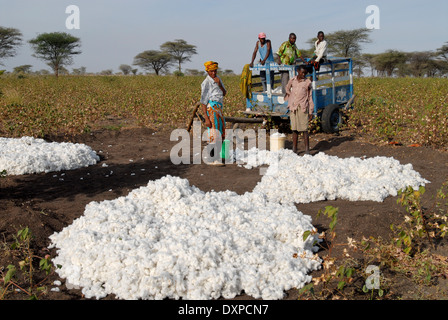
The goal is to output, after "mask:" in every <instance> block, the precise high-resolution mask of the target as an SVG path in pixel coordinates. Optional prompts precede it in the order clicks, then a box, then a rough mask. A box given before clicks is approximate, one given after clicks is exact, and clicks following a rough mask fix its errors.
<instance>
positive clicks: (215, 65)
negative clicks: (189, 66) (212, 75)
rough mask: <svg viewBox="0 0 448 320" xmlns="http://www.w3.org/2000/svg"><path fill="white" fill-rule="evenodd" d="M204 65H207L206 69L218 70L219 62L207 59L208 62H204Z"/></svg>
mask: <svg viewBox="0 0 448 320" xmlns="http://www.w3.org/2000/svg"><path fill="white" fill-rule="evenodd" d="M204 66H205V71H213V70H218V62H214V61H207V62H206V63H204Z"/></svg>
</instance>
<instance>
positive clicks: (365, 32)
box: [325, 28, 372, 58]
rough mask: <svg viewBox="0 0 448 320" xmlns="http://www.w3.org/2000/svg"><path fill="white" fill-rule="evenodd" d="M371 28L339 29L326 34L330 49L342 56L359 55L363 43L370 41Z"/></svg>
mask: <svg viewBox="0 0 448 320" xmlns="http://www.w3.org/2000/svg"><path fill="white" fill-rule="evenodd" d="M369 32H370V29H367V28H360V29H353V30H339V31H336V32H332V33H329V34H326V35H325V39H326V40H327V42H328V51H330V52H331V53H333V54H336V55H341V56H342V57H352V58H355V57H359V56H360V54H361V49H362V44H363V43H370V42H372V40H371V39H370V37H369Z"/></svg>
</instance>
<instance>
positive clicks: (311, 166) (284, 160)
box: [235, 149, 429, 203]
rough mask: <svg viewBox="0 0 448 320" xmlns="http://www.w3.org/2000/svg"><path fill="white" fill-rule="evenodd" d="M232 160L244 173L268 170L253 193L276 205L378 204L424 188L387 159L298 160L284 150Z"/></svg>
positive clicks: (411, 173) (415, 175)
mask: <svg viewBox="0 0 448 320" xmlns="http://www.w3.org/2000/svg"><path fill="white" fill-rule="evenodd" d="M235 154H236V159H237V160H240V161H244V162H247V164H246V166H247V167H249V168H251V167H256V166H260V165H263V164H268V165H269V168H268V169H267V171H266V173H265V175H264V176H263V178H262V180H261V181H260V182H259V183H258V184H257V186H256V187H255V189H254V192H259V193H262V194H265V195H266V196H267V198H268V199H269V200H270V201H276V202H281V203H288V202H291V203H309V202H314V201H321V200H334V199H344V200H350V201H366V200H370V201H378V202H381V201H383V200H384V199H385V198H386V197H388V196H396V195H397V191H398V190H400V189H404V188H406V187H407V186H411V187H413V188H414V189H417V188H418V187H419V186H421V185H425V183H428V182H429V181H428V180H426V179H423V178H422V177H421V176H420V174H419V173H418V172H416V171H414V170H413V167H412V164H406V165H402V164H400V162H399V161H398V160H395V159H394V158H388V157H374V158H366V159H362V158H355V157H350V158H346V159H342V158H338V157H336V156H329V155H326V154H324V153H318V154H317V155H315V156H310V155H305V156H301V157H298V156H297V155H296V154H294V153H293V152H292V151H291V150H285V149H282V150H279V151H278V152H269V151H266V150H257V149H251V150H249V151H247V152H244V153H241V152H238V151H237V152H235Z"/></svg>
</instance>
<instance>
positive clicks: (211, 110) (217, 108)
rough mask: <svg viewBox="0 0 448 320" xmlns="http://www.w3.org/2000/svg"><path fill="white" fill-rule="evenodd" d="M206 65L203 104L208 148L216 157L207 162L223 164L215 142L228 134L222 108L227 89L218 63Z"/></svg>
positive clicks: (212, 155) (202, 85)
mask: <svg viewBox="0 0 448 320" xmlns="http://www.w3.org/2000/svg"><path fill="white" fill-rule="evenodd" d="M204 66H205V71H206V72H207V77H206V78H205V80H204V81H203V82H202V84H201V106H202V112H203V114H204V118H205V126H206V127H207V132H208V143H209V146H208V150H209V151H211V154H210V155H211V157H212V159H213V160H215V159H216V160H215V161H208V162H207V164H212V165H222V162H221V161H218V160H217V157H218V155H217V154H215V153H216V152H214V151H216V150H215V149H216V147H215V144H216V143H217V142H218V139H220V140H221V142H222V141H223V140H224V138H225V135H226V120H225V118H224V115H223V112H222V108H223V100H224V96H225V95H226V94H227V90H226V88H225V87H224V84H223V82H222V80H221V78H220V77H219V76H218V63H217V62H214V61H207V62H206V63H204Z"/></svg>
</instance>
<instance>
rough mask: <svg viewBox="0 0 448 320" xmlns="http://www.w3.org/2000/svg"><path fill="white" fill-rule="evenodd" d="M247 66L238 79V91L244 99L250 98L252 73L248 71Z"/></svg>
mask: <svg viewBox="0 0 448 320" xmlns="http://www.w3.org/2000/svg"><path fill="white" fill-rule="evenodd" d="M249 67H250V66H249V65H248V64H246V65H245V66H244V68H243V72H242V73H241V77H240V89H241V92H242V93H243V95H244V97H246V98H249V99H251V98H252V71H251V70H250V69H249Z"/></svg>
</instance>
